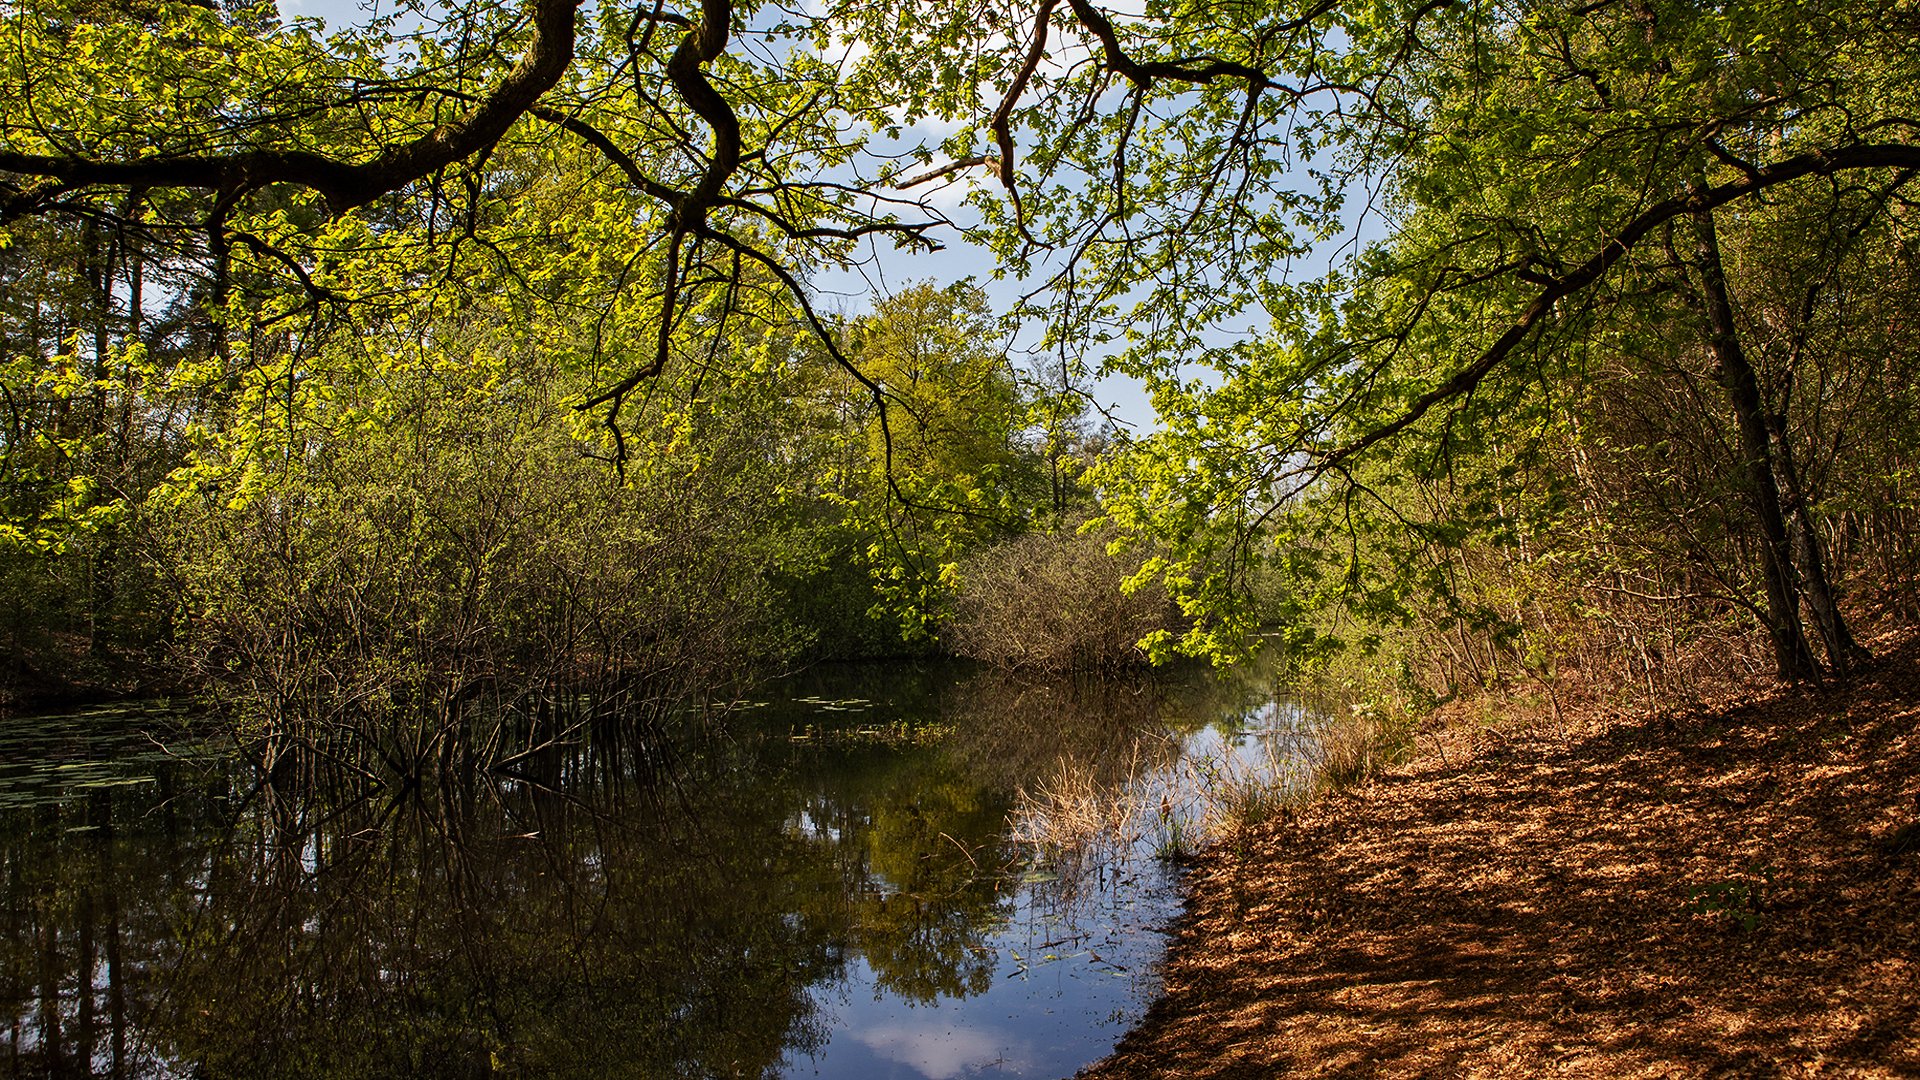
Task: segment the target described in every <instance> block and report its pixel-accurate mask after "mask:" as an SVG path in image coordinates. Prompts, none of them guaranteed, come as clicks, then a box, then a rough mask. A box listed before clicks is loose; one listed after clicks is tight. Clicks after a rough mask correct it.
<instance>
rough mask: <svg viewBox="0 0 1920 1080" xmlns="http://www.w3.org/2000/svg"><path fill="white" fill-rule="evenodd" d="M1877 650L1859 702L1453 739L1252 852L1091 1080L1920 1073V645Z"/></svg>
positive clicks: (1841, 697)
mask: <svg viewBox="0 0 1920 1080" xmlns="http://www.w3.org/2000/svg"><path fill="white" fill-rule="evenodd" d="M1870 647H1871V648H1873V650H1874V652H1875V653H1876V655H1877V656H1878V657H1879V663H1878V664H1877V665H1876V666H1875V667H1874V669H1873V670H1871V671H1870V672H1867V673H1866V674H1864V675H1862V676H1860V677H1858V678H1856V679H1855V680H1854V681H1853V682H1851V683H1849V684H1846V685H1844V686H1835V687H1830V688H1825V689H1818V690H1809V689H1804V688H1790V687H1789V688H1779V689H1772V690H1768V691H1765V692H1762V693H1757V694H1752V695H1748V696H1745V697H1736V698H1729V699H1725V700H1721V701H1716V702H1712V703H1709V704H1707V705H1704V706H1701V707H1697V708H1693V709H1690V710H1686V711H1684V712H1678V713H1655V714H1640V715H1628V716H1618V715H1612V716H1605V715H1580V714H1577V713H1570V715H1568V716H1567V717H1565V718H1563V719H1562V720H1561V721H1560V722H1557V723H1546V722H1542V723H1538V724H1534V725H1530V726H1527V727H1525V728H1524V729H1521V730H1517V731H1511V732H1504V733H1500V732H1488V733H1485V734H1481V733H1472V732H1467V733H1462V732H1459V731H1455V732H1452V733H1450V737H1449V739H1448V741H1449V742H1450V743H1451V744H1452V745H1448V746H1444V747H1441V746H1437V745H1436V746H1434V747H1433V748H1432V749H1428V747H1427V743H1428V740H1426V739H1424V738H1423V740H1422V749H1423V750H1425V751H1426V752H1425V753H1424V754H1422V755H1421V756H1419V757H1417V758H1415V759H1414V760H1412V761H1409V762H1407V763H1405V764H1402V765H1399V766H1396V767H1394V768H1392V769H1390V770H1388V771H1387V772H1386V773H1384V774H1383V775H1381V776H1380V777H1378V778H1376V779H1375V780H1373V781H1371V782H1369V783H1367V784H1365V785H1362V786H1360V787H1358V788H1355V789H1353V790H1351V791H1347V792H1342V793H1336V794H1333V795H1329V796H1327V797H1324V798H1322V799H1319V800H1317V801H1315V802H1313V803H1311V804H1309V805H1306V806H1303V807H1300V808H1298V809H1297V810H1294V811H1292V812H1291V813H1283V814H1282V815H1281V816H1280V817H1278V818H1277V819H1275V820H1273V821H1270V822H1267V823H1264V824H1261V825H1257V826H1252V827H1250V828H1248V829H1246V830H1244V831H1243V832H1241V833H1239V834H1235V835H1233V836H1229V837H1227V838H1226V839H1224V840H1222V841H1220V842H1219V843H1217V844H1215V845H1214V846H1213V847H1212V848H1210V849H1208V850H1207V851H1206V852H1204V853H1203V854H1202V855H1201V857H1200V858H1199V859H1198V860H1197V862H1196V863H1195V865H1194V866H1193V867H1192V868H1191V869H1190V871H1189V874H1188V884H1187V891H1188V901H1187V907H1186V911H1185V913H1184V914H1183V915H1182V917H1181V919H1180V922H1179V924H1178V926H1177V928H1176V933H1175V936H1174V940H1173V942H1172V944H1171V945H1170V947H1169V951H1168V955H1167V959H1166V962H1165V969H1164V972H1165V988H1164V992H1163V995H1162V997H1161V999H1160V1000H1159V1001H1158V1002H1156V1003H1155V1004H1154V1005H1153V1006H1152V1007H1151V1008H1150V1009H1149V1011H1148V1013H1147V1014H1146V1017H1145V1018H1144V1019H1143V1020H1142V1021H1141V1023H1140V1024H1139V1025H1137V1026H1136V1027H1135V1028H1134V1029H1133V1030H1132V1031H1130V1032H1129V1033H1128V1034H1127V1035H1126V1036H1124V1037H1123V1038H1122V1040H1121V1042H1120V1043H1119V1045H1118V1046H1117V1047H1116V1049H1115V1051H1114V1053H1113V1054H1112V1055H1111V1056H1109V1057H1107V1058H1106V1059H1104V1060H1102V1061H1100V1062H1096V1063H1095V1064H1093V1065H1091V1066H1089V1067H1088V1068H1086V1069H1084V1070H1082V1071H1081V1072H1080V1074H1079V1076H1080V1077H1082V1078H1084V1080H1136V1078H1140V1077H1149V1076H1181V1077H1241V1076H1247V1077H1251V1076H1276V1075H1293V1074H1299V1075H1307V1074H1314V1075H1319V1074H1332V1075H1340V1076H1375V1075H1377V1076H1407V1075H1434V1076H1516V1077H1518V1076H1541V1075H1572V1076H1585V1075H1606V1076H1619V1077H1670V1076H1684V1077H1693V1076H1701V1077H1704V1076H1755V1075H1760V1076H1839V1075H1844V1076H1861V1077H1877V1076H1888V1077H1891V1076H1913V1075H1920V633H1915V632H1904V633H1896V634H1889V635H1882V636H1881V637H1880V638H1878V639H1877V640H1875V641H1873V642H1871V643H1870ZM1475 736H1477V737H1475Z"/></svg>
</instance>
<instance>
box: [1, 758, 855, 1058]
mask: <svg viewBox="0 0 1920 1080" xmlns="http://www.w3.org/2000/svg"><path fill="white" fill-rule="evenodd" d="M690 779H691V778H690ZM743 783H749V784H750V782H748V781H745V780H744V779H743V780H742V781H741V782H740V783H736V784H735V786H734V787H733V788H732V790H729V791H726V792H725V793H724V797H721V796H722V793H721V792H720V790H719V789H718V788H711V787H710V788H706V789H703V788H702V787H701V786H700V785H698V784H693V783H689V784H687V785H686V791H687V794H688V800H689V801H688V802H687V803H685V804H680V805H674V806H672V807H664V808H662V809H660V810H659V811H658V812H656V813H654V814H652V815H626V816H623V817H622V818H620V819H615V818H612V817H609V816H607V815H604V814H601V813H596V812H593V811H591V810H589V809H588V808H587V807H586V806H585V805H584V804H582V803H580V802H577V801H575V800H574V799H572V798H570V797H566V796H561V795H559V794H555V793H540V794H531V793H528V792H526V791H525V790H524V789H522V788H520V787H518V786H517V785H499V784H495V783H493V782H491V781H488V780H485V779H481V780H476V781H473V782H470V783H467V784H465V785H462V786H460V787H459V788H458V790H452V789H450V788H449V787H448V786H443V787H442V789H441V790H440V791H438V792H435V793H433V795H432V797H431V798H422V799H409V800H408V801H406V802H405V803H403V804H401V805H399V806H398V807H395V806H392V805H384V806H383V805H376V804H374V803H371V802H358V803H353V804H348V805H344V806H341V805H331V804H328V803H326V802H325V801H322V800H310V799H293V800H290V799H287V798H285V797H282V798H281V799H280V800H279V801H278V803H276V802H275V800H273V799H269V798H266V797H264V796H263V797H260V798H256V799H254V800H252V801H250V802H249V803H248V804H247V805H246V806H245V807H244V808H243V809H242V810H241V811H240V812H239V813H238V814H237V815H236V814H234V813H232V812H231V811H223V809H222V804H221V803H220V802H219V801H218V800H216V799H210V798H205V797H201V798H195V799H187V800H179V801H174V802H170V803H167V804H166V805H167V806H168V807H169V808H170V809H169V810H168V813H169V815H178V814H181V813H182V812H184V813H185V814H187V815H192V816H193V817H194V818H195V820H192V821H189V822H186V823H185V824H186V826H187V827H186V828H184V829H170V830H167V832H166V834H165V835H161V836H153V835H145V834H144V832H145V830H144V826H145V824H146V823H148V822H150V821H151V820H152V818H153V813H154V808H153V806H152V804H151V801H150V800H143V801H130V802H129V803H128V804H127V805H124V806H121V807H118V808H117V810H118V811H120V812H118V813H115V814H113V815H111V816H112V817H114V818H116V819H118V820H121V821H126V822H131V823H134V825H135V826H136V827H141V828H142V832H143V834H142V835H137V836H136V835H128V834H125V833H122V834H114V833H112V832H111V831H110V830H107V829H102V830H100V831H97V832H94V833H88V834H74V835H75V837H76V839H75V840H73V841H70V842H49V840H48V838H49V837H52V836H56V835H63V834H61V833H60V831H59V830H60V829H61V828H62V827H63V826H65V825H68V824H71V823H72V821H73V819H74V818H76V817H79V816H81V815H82V814H84V813H87V812H88V811H87V810H86V809H85V807H84V806H74V805H68V806H63V807H57V808H55V807H41V808H39V809H38V810H36V811H35V815H37V816H33V817H28V816H26V815H21V814H16V813H9V814H6V815H5V821H6V822H7V824H6V825H5V828H4V832H3V833H0V837H4V843H5V850H6V852H7V863H6V874H7V880H6V885H7V888H6V893H5V898H6V912H5V919H4V922H3V923H0V926H3V927H4V938H5V948H6V952H5V953H4V954H0V955H4V958H5V963H6V970H5V973H4V980H5V981H4V982H0V987H4V990H5V992H6V997H5V999H4V1000H5V1002H6V1004H7V1006H8V1011H9V1013H10V1014H11V1017H12V1019H13V1020H14V1024H13V1029H12V1030H13V1032H14V1034H13V1035H12V1036H11V1041H12V1047H11V1049H12V1050H13V1051H14V1052H15V1054H17V1055H19V1056H18V1057H15V1059H14V1060H15V1061H16V1062H22V1063H24V1064H23V1065H22V1066H21V1067H22V1068H23V1069H24V1071H25V1073H26V1074H27V1075H36V1074H38V1075H80V1074H84V1073H85V1072H86V1071H87V1069H86V1064H85V1063H86V1062H88V1061H90V1060H91V1061H94V1062H97V1063H98V1064H99V1065H100V1071H101V1072H102V1073H110V1072H111V1073H119V1074H122V1075H139V1074H141V1073H143V1072H150V1071H160V1067H161V1065H162V1063H163V1062H166V1063H171V1064H170V1065H169V1066H168V1067H166V1070H165V1071H169V1072H174V1071H178V1070H179V1069H180V1068H182V1067H185V1068H186V1069H187V1070H188V1071H190V1072H193V1073H197V1074H201V1075H207V1076H330V1077H351V1076H405V1075H420V1076H449V1077H452V1076H468V1075H490V1074H493V1073H495V1072H497V1071H499V1070H502V1069H505V1070H509V1071H519V1070H525V1071H527V1072H530V1073H536V1074H541V1075H562V1076H599V1075H620V1076H628V1075H643V1076H648V1075H712V1076H740V1075H745V1076H758V1075H765V1074H768V1073H770V1072H772V1071H773V1070H774V1068H775V1067H776V1066H777V1064H778V1062H779V1061H780V1059H781V1057H782V1055H783V1054H784V1053H786V1052H787V1050H788V1049H789V1048H792V1047H801V1048H805V1047H807V1046H810V1045H816V1044H817V1043H818V1042H819V1040H820V1039H821V1037H822V1032H821V1029H820V1026H819V1024H818V1023H817V1021H815V1020H814V1018H813V1015H812V1009H813V1006H812V1004H811V999H810V997H809V995H808V993H807V987H808V986H809V985H810V984H811V983H813V982H815V981H817V980H819V979H822V978H826V977H829V976H830V975H831V974H832V973H833V972H835V971H837V970H838V969H839V967H840V965H841V963H842V961H841V959H840V957H839V955H838V952H837V950H836V948H835V945H834V943H835V942H836V941H837V940H838V939H840V938H841V937H843V936H844V927H842V926H840V925H838V924H837V922H836V917H837V913H836V912H835V910H834V906H833V905H831V904H826V905H822V904H819V903H817V902H814V901H815V899H816V898H817V897H819V896H820V895H822V894H823V893H825V892H828V891H830V890H828V889H827V888H825V886H827V885H829V884H830V883H831V881H832V878H833V875H832V868H831V867H830V866H827V865H825V864H823V862H822V860H820V859H819V858H818V856H817V853H815V852H814V851H813V850H812V849H811V848H810V847H809V846H808V845H806V844H804V843H802V842H800V841H799V839H798V838H796V837H794V836H792V835H791V834H790V833H789V832H787V831H786V830H784V829H783V828H781V824H780V822H779V820H778V819H777V818H770V817H769V816H768V815H766V814H764V813H763V814H761V815H759V816H758V817H755V816H752V815H746V814H738V813H734V814H729V813H727V812H726V811H727V809H728V808H730V807H732V806H741V805H749V806H760V807H765V806H766V805H768V804H769V802H770V801H771V800H772V799H773V798H776V797H775V796H770V795H768V794H767V793H764V792H761V793H756V792H754V791H752V790H743V789H742V784H743ZM709 793H711V796H712V797H708V796H709ZM756 795H757V796H758V797H756ZM49 816H51V817H52V818H53V819H54V820H46V819H47V818H49ZM221 817H224V818H225V823H224V825H216V822H217V820H218V819H219V818H221ZM103 852H116V853H123V854H124V853H127V852H131V853H132V854H134V855H135V856H137V857H138V861H137V862H134V861H129V860H127V859H124V858H123V859H121V860H120V862H119V864H118V865H117V866H116V867H114V868H112V869H111V870H110V871H108V872H104V873H103V872H102V868H101V865H100V863H101V859H102V853H103ZM75 882H89V883H90V884H89V885H87V886H85V887H84V889H85V890H86V891H87V893H88V895H89V896H90V898H91V899H90V900H89V902H87V903H84V904H83V903H80V902H77V901H76V900H75V899H74V898H73V896H71V895H70V894H68V893H66V892H63V891H62V890H70V889H73V888H76V887H78V886H74V885H71V884H62V883H75ZM122 908H125V909H127V911H128V914H127V916H126V917H125V918H124V919H123V918H120V917H119V916H118V915H117V914H116V915H115V916H114V917H113V918H112V919H111V920H107V919H104V918H103V913H105V912H114V913H117V912H119V911H120V910H121V909H122ZM101 938H105V939H106V941H107V942H108V944H107V945H105V946H90V945H88V944H86V943H87V942H89V941H92V940H96V939H101ZM42 946H44V947H42ZM108 950H111V951H113V952H115V953H118V954H119V955H118V956H117V957H116V959H115V962H114V963H113V964H112V971H113V985H112V987H111V989H110V991H109V993H108V994H106V995H102V994H99V993H95V994H83V993H80V992H79V987H81V986H83V985H90V984H95V983H97V982H98V980H97V979H96V978H95V977H94V975H93V974H92V973H91V971H90V968H89V965H92V967H93V968H98V967H99V966H101V965H102V964H103V963H104V961H103V960H102V959H101V956H102V954H103V953H105V952H106V951H108ZM89 955H91V956H92V959H91V960H89V959H88V956H89ZM43 971H44V972H45V976H44V978H40V977H38V973H40V972H43ZM42 985H44V987H45V989H44V990H42V989H41V986H42ZM103 996H105V997H107V998H109V999H110V1000H111V1002H112V1017H111V1023H107V1022H104V1021H95V1020H94V1019H93V1018H92V1017H93V1014H95V1013H98V1012H101V1011H102V1010H101V1008H100V1004H101V998H102V997H103ZM103 1028H111V1032H110V1034H109V1035H108V1036H100V1035H97V1034H94V1033H95V1032H97V1031H99V1030H100V1029H103ZM109 1041H110V1042H111V1043H112V1044H113V1046H114V1049H113V1050H112V1051H111V1052H109V1051H108V1050H106V1049H105V1044H106V1043H107V1042H109ZM89 1042H91V1044H92V1045H91V1050H92V1052H91V1053H89V1052H88V1049H89ZM0 1052H4V1051H3V1050H0ZM142 1063H145V1066H147V1067H142Z"/></svg>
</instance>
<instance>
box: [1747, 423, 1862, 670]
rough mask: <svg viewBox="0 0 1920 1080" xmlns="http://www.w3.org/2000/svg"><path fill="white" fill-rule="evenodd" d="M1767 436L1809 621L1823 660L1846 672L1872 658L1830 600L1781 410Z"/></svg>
mask: <svg viewBox="0 0 1920 1080" xmlns="http://www.w3.org/2000/svg"><path fill="white" fill-rule="evenodd" d="M1767 434H1768V436H1769V437H1770V438H1771V439H1772V442H1773V465H1774V476H1775V480H1776V481H1777V483H1778V484H1779V487H1780V495H1781V499H1782V501H1783V502H1784V503H1785V504H1786V511H1787V533H1788V535H1789V537H1790V538H1791V539H1792V541H1793V559H1794V562H1795V564H1796V565H1797V566H1798V569H1799V571H1800V584H1801V587H1802V588H1803V589H1804V590H1805V591H1806V597H1807V608H1808V610H1810V611H1812V612H1813V624H1814V627H1815V629H1817V630H1819V632H1820V642H1821V644H1822V645H1824V646H1825V647H1826V650H1827V663H1828V665H1829V666H1831V667H1832V668H1833V671H1834V673H1835V674H1836V675H1840V676H1843V677H1844V676H1846V675H1850V674H1852V673H1853V671H1854V670H1855V669H1856V668H1858V667H1860V666H1861V665H1863V664H1867V663H1870V662H1871V661H1872V660H1873V654H1872V653H1870V652H1868V651H1867V650H1866V649H1865V648H1863V647H1861V645H1860V644H1859V643H1858V642H1856V641H1854V640H1853V632H1852V631H1851V630H1850V629H1848V627H1847V620H1846V618H1845V617H1844V616H1842V615H1841V614H1840V605H1839V604H1838V603H1836V602H1835V601H1834V598H1833V586H1832V584H1831V583H1830V581H1829V579H1828V577H1827V558H1826V552H1825V551H1823V550H1822V549H1821V546H1820V532H1819V530H1818V529H1817V528H1816V527H1815V525H1814V520H1813V512H1812V511H1811V510H1810V509H1808V504H1809V502H1810V501H1811V500H1810V498H1809V497H1808V495H1807V491H1806V488H1805V486H1804V485H1802V484H1801V482H1800V470H1799V468H1798V467H1797V466H1795V465H1794V463H1793V444H1792V443H1791V442H1789V441H1788V439H1787V418H1786V416H1785V414H1784V413H1776V412H1769V413H1768V414H1767Z"/></svg>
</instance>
